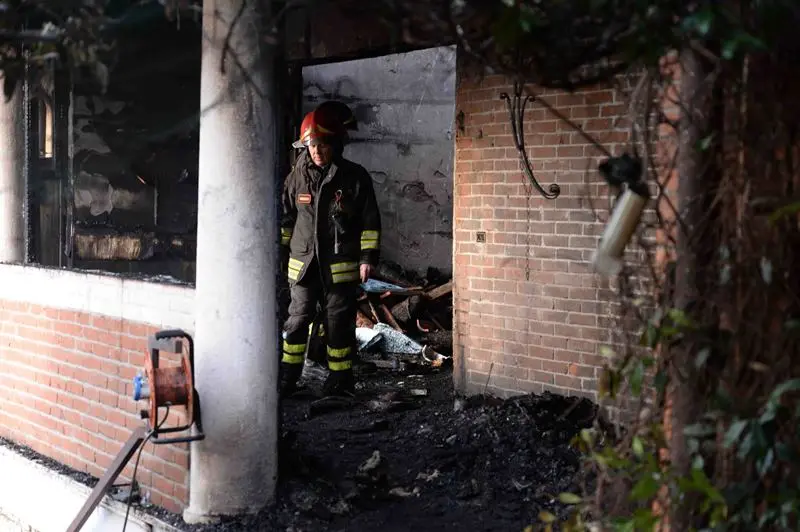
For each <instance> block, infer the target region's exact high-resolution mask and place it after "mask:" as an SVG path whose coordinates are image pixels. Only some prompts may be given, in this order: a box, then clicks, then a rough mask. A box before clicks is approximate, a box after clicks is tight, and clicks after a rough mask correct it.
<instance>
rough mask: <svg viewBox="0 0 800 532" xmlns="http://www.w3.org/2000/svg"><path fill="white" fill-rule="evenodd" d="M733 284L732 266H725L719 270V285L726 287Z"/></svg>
mask: <svg viewBox="0 0 800 532" xmlns="http://www.w3.org/2000/svg"><path fill="white" fill-rule="evenodd" d="M730 282H731V265H730V264H725V265H723V266H722V268H720V270H719V284H721V285H722V286H725V285H726V284H728V283H730Z"/></svg>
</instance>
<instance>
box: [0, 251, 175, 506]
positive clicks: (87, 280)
mask: <svg viewBox="0 0 800 532" xmlns="http://www.w3.org/2000/svg"><path fill="white" fill-rule="evenodd" d="M0 270H2V271H0V278H2V279H3V286H4V287H5V288H2V287H0V375H1V376H2V377H1V378H0V436H2V437H4V438H7V439H10V440H12V441H14V442H16V443H19V444H22V445H26V446H28V447H31V448H32V449H34V450H35V451H37V452H39V453H41V454H43V455H45V456H48V457H50V458H53V459H55V460H57V461H58V462H60V463H62V464H65V465H67V466H69V467H72V468H74V469H76V470H78V471H81V472H85V473H89V474H91V475H93V476H95V477H99V476H101V475H102V474H103V473H104V471H105V469H106V468H107V467H108V466H109V465H110V463H111V461H112V460H113V458H114V456H115V455H116V454H117V452H118V451H119V449H120V447H121V446H122V444H123V442H124V441H125V440H127V439H128V437H129V436H130V433H131V431H132V429H133V428H135V427H137V426H140V425H141V424H142V420H141V419H140V418H139V417H138V412H139V410H140V408H142V406H143V403H140V404H137V403H135V402H134V401H133V399H132V397H133V390H132V379H133V378H134V376H135V375H136V373H137V372H138V371H140V370H141V369H142V368H143V367H144V366H143V365H144V356H145V354H146V347H147V337H148V335H150V334H152V333H153V332H155V331H156V330H159V329H162V328H166V327H170V328H171V327H185V328H187V325H190V323H188V322H187V317H188V315H189V314H190V313H189V310H190V308H191V306H190V302H191V290H190V289H188V288H183V287H170V286H163V287H160V286H158V285H151V286H144V283H141V284H140V286H138V287H136V286H134V287H133V289H131V288H122V286H123V284H124V283H123V281H122V280H121V279H118V278H116V279H115V278H111V279H110V280H109V278H103V277H100V276H91V275H85V274H80V273H73V272H48V271H47V270H39V269H34V268H22V267H17V266H5V265H3V266H0ZM23 279H25V280H24V281H23ZM15 282H18V283H22V282H24V283H25V285H26V286H28V293H22V292H20V291H16V292H15V293H11V292H12V291H13V289H9V288H8V287H9V283H15ZM81 285H83V288H84V290H85V291H86V292H87V293H89V294H90V295H89V296H87V297H85V298H84V300H83V301H81V299H80V298H76V299H69V297H68V296H69V292H70V291H71V290H76V291H78V290H80V287H81ZM116 285H119V287H118V286H116ZM18 286H19V285H18ZM35 287H38V288H35ZM91 294H94V297H92V295H91ZM170 294H172V295H173V297H170ZM23 296H24V297H23ZM159 296H161V297H165V299H162V300H161V301H173V303H172V306H173V308H172V310H171V311H170V310H169V304H167V312H164V309H163V308H159V306H158V303H156V304H155V305H154V306H152V308H150V309H148V308H147V305H148V303H146V300H148V299H149V300H150V303H149V304H150V305H153V300H154V299H155V300H159ZM117 297H119V299H120V301H113V300H114V299H116V298H117ZM21 299H22V300H21ZM24 299H30V300H32V301H25V300H24ZM104 300H105V301H104ZM47 301H51V302H53V303H55V304H56V305H58V303H61V305H62V306H61V308H59V306H54V305H53V303H47ZM90 301H91V302H90ZM136 301H138V303H137V302H136ZM180 301H182V302H180ZM176 302H178V303H176ZM87 304H88V306H89V307H94V308H96V309H97V310H102V307H105V308H106V310H107V312H106V313H102V312H91V311H87V310H86V309H83V308H81V307H85V306H87ZM179 305H182V306H183V307H184V310H183V311H180V310H176V307H177V306H179ZM65 306H66V307H68V308H63V307H65ZM69 307H72V308H69ZM76 307H77V308H76ZM114 307H116V308H114ZM118 310H123V311H122V312H118ZM148 310H149V314H150V316H151V320H150V321H151V323H143V322H141V321H136V320H131V319H127V318H126V317H125V315H130V314H136V313H147V312H148ZM170 314H171V315H172V317H173V318H175V319H170ZM162 316H166V317H165V318H164V320H163V321H169V322H174V323H173V324H172V325H171V326H170V325H166V323H165V324H162V323H160V322H161V321H162ZM181 316H183V318H181ZM152 318H155V319H152ZM153 321H155V322H156V323H158V324H155V323H152V322H153ZM169 358H170V357H168V356H165V357H164V359H166V360H164V361H163V362H166V363H170V362H173V361H170V360H169ZM163 362H162V363H163ZM181 418H182V415H181V413H180V412H178V411H177V410H176V411H175V412H173V413H171V414H170V419H169V420H167V422H166V423H167V425H174V424H177V423H179V422H182V421H183V420H182V419H181ZM188 467H189V452H188V448H187V446H186V445H153V444H148V445H147V446H146V448H145V450H144V452H143V454H142V458H141V462H140V464H139V470H138V473H137V480H138V481H139V482H140V484H141V485H142V487H143V488H144V489H145V490H147V491H149V492H150V495H151V501H152V502H153V503H154V504H156V505H159V506H162V507H164V508H167V509H169V510H172V511H180V510H181V509H182V508H183V507H184V506H185V505H186V503H187V502H188ZM132 469H133V461H131V463H130V464H129V465H128V466H127V468H126V469H125V471H124V473H123V476H122V477H121V478H120V480H118V482H123V481H129V480H130V475H131V473H132Z"/></svg>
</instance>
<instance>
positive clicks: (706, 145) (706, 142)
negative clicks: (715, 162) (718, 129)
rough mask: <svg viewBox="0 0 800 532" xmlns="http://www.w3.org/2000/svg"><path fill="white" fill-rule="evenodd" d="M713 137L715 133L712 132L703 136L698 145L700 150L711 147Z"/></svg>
mask: <svg viewBox="0 0 800 532" xmlns="http://www.w3.org/2000/svg"><path fill="white" fill-rule="evenodd" d="M714 137H715V134H714V133H712V134H710V135H708V136H706V137H704V138H703V139H701V140H700V146H699V147H700V151H707V150H708V148H710V147H711V143H712V142H714Z"/></svg>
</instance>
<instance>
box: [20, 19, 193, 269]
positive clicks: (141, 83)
mask: <svg viewBox="0 0 800 532" xmlns="http://www.w3.org/2000/svg"><path fill="white" fill-rule="evenodd" d="M155 15H159V16H155ZM201 42H202V39H201V33H200V27H199V24H198V23H197V22H196V21H192V20H183V21H182V24H181V26H180V28H178V27H177V26H176V24H175V23H174V22H171V21H169V20H167V19H165V18H164V17H163V14H159V13H155V14H154V16H152V17H148V18H147V19H146V20H143V21H142V22H141V24H139V23H136V24H131V25H130V26H127V27H125V28H123V29H122V30H120V33H119V35H118V36H117V39H116V46H115V48H114V50H113V52H110V53H109V55H108V57H101V62H103V64H104V65H105V66H107V67H108V68H109V76H108V83H107V84H106V85H102V86H101V84H100V80H98V79H97V77H93V76H80V75H78V76H72V77H69V76H67V75H66V74H65V73H62V72H53V73H52V75H50V76H45V77H44V78H43V79H41V80H40V79H37V80H35V81H34V80H27V84H28V85H27V90H28V93H29V94H30V96H31V98H30V101H29V104H28V105H27V113H28V119H27V121H26V123H27V127H28V130H27V131H26V137H27V139H28V153H27V157H28V164H27V165H26V180H27V183H26V190H27V209H26V217H27V224H26V225H27V229H28V232H27V238H26V242H27V246H26V247H27V254H26V256H27V262H28V263H36V264H41V265H45V266H57V267H66V268H75V269H87V270H99V271H105V272H112V273H117V274H125V275H134V276H142V277H145V278H153V277H157V278H159V279H172V280H177V281H182V282H190V283H191V282H194V272H195V242H196V231H197V167H198V145H199V108H200V94H199V93H200V91H199V86H200V65H201V61H200V47H201Z"/></svg>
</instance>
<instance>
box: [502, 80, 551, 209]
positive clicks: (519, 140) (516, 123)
mask: <svg viewBox="0 0 800 532" xmlns="http://www.w3.org/2000/svg"><path fill="white" fill-rule="evenodd" d="M522 91H523V85H522V84H521V83H519V82H514V96H513V98H512V97H511V96H509V95H508V93H506V92H503V93H501V94H500V99H502V100H505V101H506V106H507V107H508V114H509V117H510V119H511V134H512V136H513V137H514V146H515V147H516V148H517V151H518V152H519V160H520V161H521V162H522V169H523V171H524V172H525V176H526V177H527V178H528V180H529V181H530V182H531V185H533V187H534V188H535V189H536V190H538V191H539V194H541V195H542V197H544V198H545V199H556V198H557V197H558V196H559V195H560V194H561V187H559V186H558V185H556V184H555V183H553V184H552V185H550V186H549V187H547V188H548V190H545V189H544V188H542V185H540V184H539V181H538V180H537V179H536V176H535V175H534V174H533V167H532V166H531V162H530V160H529V159H528V152H527V151H526V150H525V127H524V126H525V121H524V118H525V107H526V106H527V104H528V101H529V100H532V99H533V98H532V97H530V96H528V95H526V96H525V97H524V98H523V97H522Z"/></svg>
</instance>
